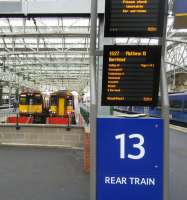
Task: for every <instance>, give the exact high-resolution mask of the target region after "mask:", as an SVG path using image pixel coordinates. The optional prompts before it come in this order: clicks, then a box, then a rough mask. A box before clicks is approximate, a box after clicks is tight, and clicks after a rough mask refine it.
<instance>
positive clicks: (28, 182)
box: [0, 146, 89, 200]
mask: <svg viewBox="0 0 187 200" xmlns="http://www.w3.org/2000/svg"><path fill="white" fill-rule="evenodd" d="M82 154H83V152H82V151H80V150H71V149H47V148H43V149H42V148H32V147H30V148H28V147H26V148H25V147H3V146H0V199H2V200H88V199H89V175H87V174H85V173H83V170H82V165H83V161H82Z"/></svg>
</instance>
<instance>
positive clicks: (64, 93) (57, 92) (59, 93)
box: [51, 90, 73, 96]
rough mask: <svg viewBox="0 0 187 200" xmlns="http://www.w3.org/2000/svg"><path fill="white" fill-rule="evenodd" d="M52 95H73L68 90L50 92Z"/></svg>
mask: <svg viewBox="0 0 187 200" xmlns="http://www.w3.org/2000/svg"><path fill="white" fill-rule="evenodd" d="M52 95H58V96H64V95H69V96H73V94H72V93H71V91H69V90H59V91H56V92H53V93H51V96H52Z"/></svg>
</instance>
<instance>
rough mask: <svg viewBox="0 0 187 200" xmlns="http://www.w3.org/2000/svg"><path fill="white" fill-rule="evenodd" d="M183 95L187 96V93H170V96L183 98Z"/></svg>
mask: <svg viewBox="0 0 187 200" xmlns="http://www.w3.org/2000/svg"><path fill="white" fill-rule="evenodd" d="M181 95H187V91H184V92H175V93H169V96H181Z"/></svg>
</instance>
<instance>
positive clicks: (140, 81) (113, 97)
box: [101, 45, 161, 106]
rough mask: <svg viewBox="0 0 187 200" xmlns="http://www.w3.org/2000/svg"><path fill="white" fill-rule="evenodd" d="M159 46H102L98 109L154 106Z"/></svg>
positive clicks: (159, 62)
mask: <svg viewBox="0 0 187 200" xmlns="http://www.w3.org/2000/svg"><path fill="white" fill-rule="evenodd" d="M160 65H161V46H143V45H141V46H137V45H136V46H112V45H106V46H104V55H103V79H102V103H101V104H102V105H103V106H136V105H139V106H156V105H157V101H158V90H159V79H160Z"/></svg>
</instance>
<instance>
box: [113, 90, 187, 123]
mask: <svg viewBox="0 0 187 200" xmlns="http://www.w3.org/2000/svg"><path fill="white" fill-rule="evenodd" d="M169 103H170V108H169V118H170V121H171V122H178V123H184V124H187V92H186V91H185V92H178V93H169ZM114 111H119V112H133V113H145V114H147V115H150V116H153V117H160V116H161V103H160V97H159V101H158V105H157V107H140V106H133V107H123V106H116V107H114Z"/></svg>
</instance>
